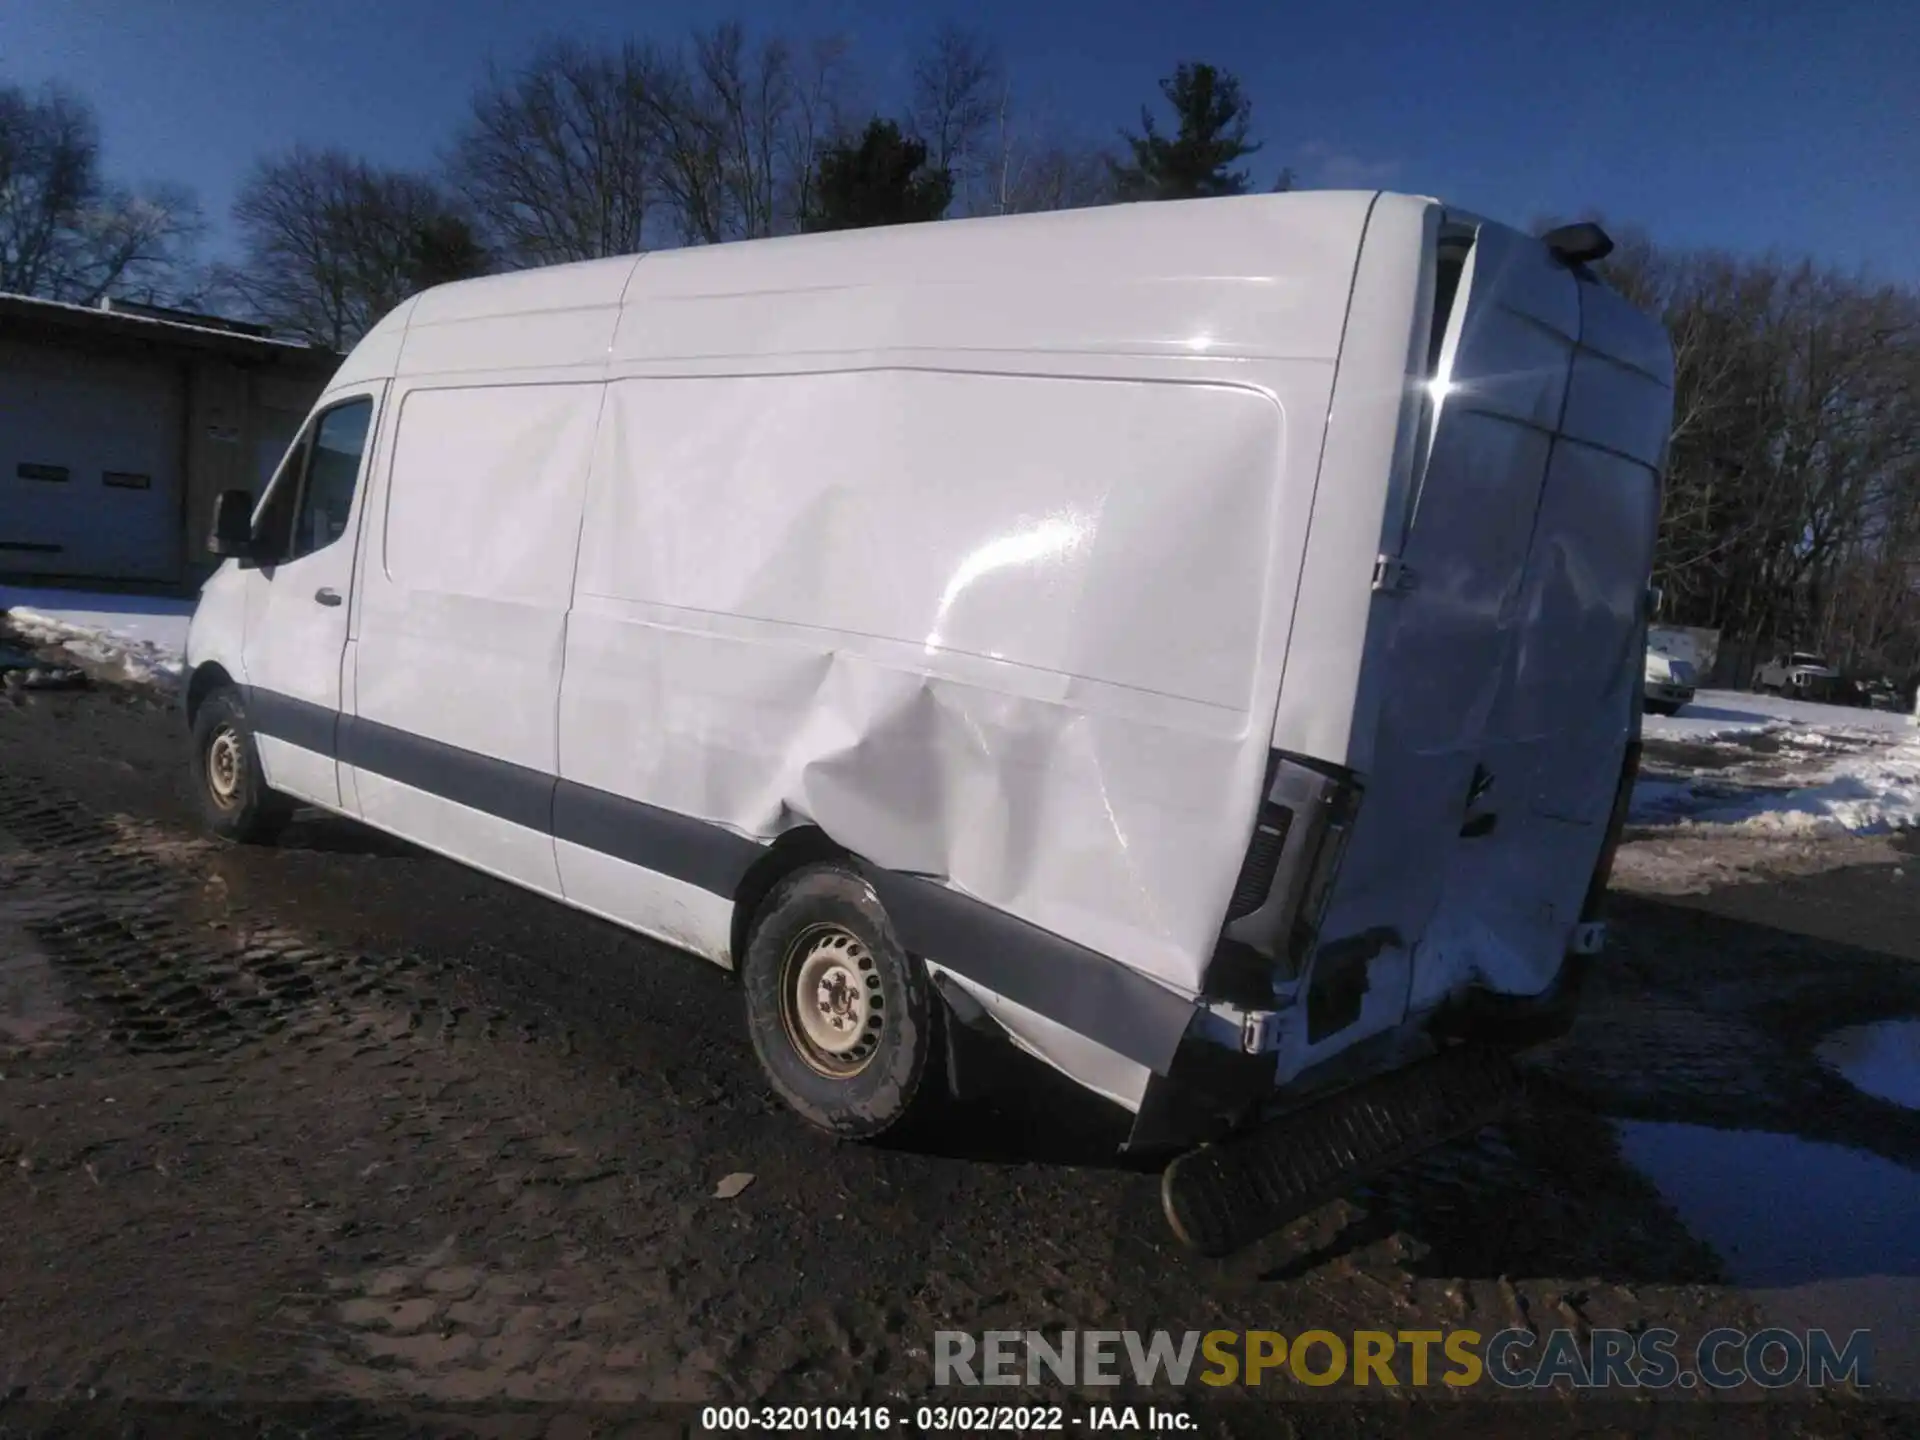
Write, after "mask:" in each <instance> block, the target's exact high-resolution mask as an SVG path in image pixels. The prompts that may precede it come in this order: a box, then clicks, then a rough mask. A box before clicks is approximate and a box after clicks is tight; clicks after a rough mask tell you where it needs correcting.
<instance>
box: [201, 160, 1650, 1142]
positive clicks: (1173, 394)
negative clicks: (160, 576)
mask: <svg viewBox="0 0 1920 1440" xmlns="http://www.w3.org/2000/svg"><path fill="white" fill-rule="evenodd" d="M1607 246H1608V242H1607V241H1606V240H1605V237H1604V235H1602V234H1600V232H1599V231H1598V230H1597V228H1596V227H1593V226H1590V225H1589V226H1572V227H1567V228H1565V229H1563V230H1562V231H1558V232H1555V233H1554V234H1553V235H1549V236H1547V237H1545V238H1544V239H1542V238H1535V237H1532V236H1529V235H1526V234H1523V233H1520V232H1518V231H1515V230H1512V229H1508V228H1506V227H1504V226H1501V225H1499V224H1495V223H1493V222H1490V221H1488V220H1485V219H1482V218H1479V217H1476V216H1472V215H1467V214H1463V213H1460V212H1458V211H1456V210H1453V209H1450V208H1448V207H1447V206H1445V205H1443V204H1441V203H1439V202H1436V201H1434V200H1430V199H1423V198H1418V197H1413V196H1406V195H1395V194H1385V193H1371V192H1369V193H1339V192H1320V193H1302V194H1285V195H1263V196H1256V197H1245V198H1234V199H1219V200H1203V201H1193V202H1179V203H1161V204H1144V205H1128V206H1117V207H1111V208H1104V209H1095V210H1086V211H1079V212H1071V213H1062V214H1051V215H1041V216H1024V217H1014V218H997V219H983V220H967V221H956V222H946V223H939V224H926V225H916V226H904V227H898V228H893V229H876V230H863V231H854V232H846V233H839V234H830V235H809V236H799V237H793V238H782V239H773V240H764V241H753V242H748V243H739V244H731V245H721V246H713V247H708V248H695V249H685V250H678V251H672V252H666V253H651V254H646V255H642V256H638V257H626V258H620V259H609V260H601V261H593V262H588V263H584V264H575V265H563V266H557V267H554V268H550V269H542V270H532V271H522V272H518V273H513V274H506V275H499V276H494V277H491V278H487V279H480V280H473V281H466V282H462V283H459V284H454V285H448V286H444V287H441V288H437V289H433V290H429V291H427V292H425V293H423V294H421V295H419V296H416V297H415V298H413V299H411V300H408V301H407V302H406V303H404V304H403V305H401V306H400V307H399V308H398V309H396V310H395V311H394V312H393V313H391V314H390V315H388V316H387V317H386V318H385V319H384V320H382V321H381V322H380V323H379V324H378V325H377V326H376V327H375V328H374V329H373V330H372V331H371V332H370V333H369V334H368V335H367V336H366V337H365V338H364V339H363V340H362V341H361V342H360V343H359V344H358V345H357V346H356V347H355V348H354V350H353V352H352V354H351V355H350V356H348V357H347V359H346V361H345V363H344V364H343V365H342V367H341V368H340V370H339V372H338V374H337V375H336V376H335V377H334V379H333V381H332V382H331V384H330V386H329V388H328V390H327V392H326V394H325V395H324V396H323V397H322V398H321V399H320V401H319V402H318V404H317V406H316V407H315V409H314V411H313V413H312V415H311V417H310V418H309V419H308V421H307V423H306V426H305V428H304V430H303V431H302V432H301V433H300V435H299V437H298V439H297V440H296V441H295V443H294V444H293V446H292V448H291V450H290V451H289V452H288V454H287V456H286V459H285V460H284V462H283V463H282V464H281V465H280V467H279V469H278V471H277V473H276V474H275V475H274V477H273V479H272V481H271V482H270V483H269V484H268V486H267V488H266V490H265V492H264V494H262V495H261V496H259V497H258V499H257V502H256V501H255V499H254V497H252V496H249V495H247V494H246V493H244V492H238V491H235V492H228V493H226V494H224V495H222V496H221V497H220V499H219V503H218V505H217V506H216V510H215V516H214V530H213V536H212V540H211V542H210V543H211V545H212V546H213V547H214V549H215V550H216V553H219V554H222V555H224V556H226V557H227V559H226V562H225V563H224V564H223V565H222V567H221V568H220V570H218V571H217V572H216V573H215V574H214V576H213V577H212V578H211V579H210V580H209V581H208V582H207V584H206V586H205V588H204V590H203V592H202V594H201V598H200V603H199V608H198V610H197V612H196V614H195V616H194V619H193V624H192V629H191V635H190V639H189V645H188V671H189V677H190V679H189V684H188V686H187V690H186V703H187V711H188V720H189V723H190V726H191V729H192V735H193V751H192V754H193V766H194V773H195V776H196V779H197V784H198V788H199V793H200V795H201V798H202V801H203V804H204V807H205V811H206V814H207V818H208V820H209V822H210V824H211V825H212V827H213V829H214V830H216V831H217V832H219V833H220V834H222V835H226V836H229V837H233V838H240V839H255V838H262V837H266V836H268V835H270V834H271V833H272V832H273V830H274V829H275V828H276V827H277V825H278V824H279V823H280V822H281V821H283V820H284V819H285V817H286V816H287V814H288V812H289V810H290V809H291V807H292V806H294V805H295V804H296V803H298V804H310V805H315V806H320V807H323V808H324V809H326V810H330V811H337V812H339V813H341V814H344V815H348V816H352V817H355V818H357V819H359V820H361V821H364V822H365V823H366V824H368V825H370V826H374V827H376V828H378V829H380V830H383V831H388V832H391V833H392V834H394V835H397V836H401V837H404V838H405V839H407V840H409V841H412V842H413V843H415V844H417V845H420V846H423V847H425V848H427V849H429V850H433V851H437V852H439V853H441V854H443V855H446V856H450V857H452V858H454V859H456V860H459V861H462V862H464V863H466V864H468V865H471V866H474V867H476V868H478V869H480V870H483V871H485V872H487V873H488V874H491V875H495V876H498V877H500V878H502V879H505V880H509V881H512V882H513V883H515V884H518V885H521V886H524V887H526V888H527V889H529V890H533V891H536V892H538V893H539V894H542V895H545V896H548V897H551V898H552V899H555V900H558V901H561V902H564V903H566V904H568V905H572V906H577V907H579V908H580V909H582V910H586V911H589V912H591V913H593V914H595V915H599V916H603V917H605V918H607V919H609V920H612V921H614V922H617V923H619V924H621V925H624V926H628V927H631V928H632V929H634V930H637V931H640V932H642V933H644V934H646V935H649V936H652V937H655V938H656V939H658V940H661V941H664V942H666V943H667V944H669V945H671V946H675V947H678V948H680V949H682V950H685V951H689V952H692V954H694V955H696V956H701V957H704V958H706V959H708V960H710V961H713V962H715V963H716V964H719V965H722V966H726V967H729V968H730V969H732V970H734V971H735V972H737V974H738V977H739V980H740V982H741V985H742V987H743V989H744V993H745V998H746V1007H747V1013H748V1017H749V1020H750V1023H751V1028H752V1039H753V1043H754V1046H755V1048H756V1051H757V1053H758V1055H759V1057H760V1059H761V1061H762V1062H763V1064H764V1066H765V1069H766V1073H767V1077H768V1079H769V1080H770V1081H771V1083H772V1085H773V1086H774V1088H775V1089H776V1090H777V1091H778V1092H779V1093H780V1095H781V1096H782V1097H783V1098H784V1099H785V1100H786V1101H787V1102H788V1103H789V1104H790V1105H791V1106H792V1108H793V1109H794V1110H796V1111H798V1112H799V1114H800V1115H802V1116H804V1117H805V1118H806V1119H807V1120H809V1121H811V1122H813V1123H814V1124H816V1125H818V1126H821V1127H823V1128H825V1129H827V1130H829V1131H831V1132H832V1133H834V1134H837V1135H841V1136H847V1137H869V1136H874V1135H877V1134H879V1133H880V1132H882V1131H884V1130H887V1129H889V1128H890V1127H892V1126H895V1125H896V1124H898V1123H899V1122H900V1121H901V1120H902V1119H903V1118H904V1117H906V1116H907V1115H908V1114H909V1113H910V1112H915V1111H917V1110H918V1109H919V1107H920V1105H921V1104H922V1103H923V1102H925V1101H927V1100H928V1099H929V1097H930V1096H932V1095H934V1094H935V1093H936V1092H938V1091H939V1090H941V1089H943V1088H944V1087H945V1082H946V1078H947V1075H948V1073H949V1068H950V1067H948V1065H947V1063H946V1060H945V1059H944V1058H943V1057H946V1056H949V1055H950V1054H951V1053H952V1052H953V1047H954V1046H955V1044H956V1043H957V1042H959V1041H960V1040H961V1039H962V1037H966V1036H972V1035H975V1034H979V1033H991V1034H994V1035H997V1036H1002V1037H1005V1038H1008V1039H1010V1040H1011V1041H1012V1042H1013V1043H1014V1044H1016V1045H1017V1046H1019V1047H1021V1048H1023V1049H1025V1050H1027V1051H1030V1052H1031V1053H1032V1054H1034V1055H1037V1056H1038V1057H1040V1058H1041V1059H1042V1060H1044V1061H1045V1062H1046V1063H1048V1064H1049V1065H1052V1066H1054V1067H1056V1068H1057V1069H1059V1070H1060V1071H1063V1072H1064V1073H1065V1074H1067V1075H1068V1076H1070V1077H1072V1078H1073V1079H1074V1080H1075V1081H1077V1082H1079V1083H1080V1084H1081V1085H1082V1086H1085V1087H1087V1088H1088V1089H1090V1090H1092V1091H1095V1092H1097V1093H1098V1094H1100V1095H1102V1096H1105V1097H1107V1098H1108V1099H1109V1100H1111V1101H1112V1102H1114V1103H1115V1104H1117V1105H1119V1106H1121V1107H1124V1109H1125V1110H1126V1111H1128V1112H1131V1114H1132V1116H1133V1117H1134V1118H1133V1122H1132V1124H1133V1129H1132V1138H1131V1141H1130V1143H1131V1144H1133V1145H1136V1146H1138V1147H1140V1148H1142V1149H1161V1148H1164V1149H1166V1150H1168V1151H1170V1152H1176V1153H1177V1152H1179V1151H1180V1150H1182V1149H1183V1148H1185V1147H1191V1146H1194V1145H1197V1144H1199V1143H1201V1142H1226V1141H1228V1140H1229V1139H1230V1137H1232V1136H1234V1135H1235V1134H1238V1133H1240V1132H1243V1131H1246V1130H1247V1129H1248V1128H1249V1127H1252V1126H1255V1125H1256V1124H1257V1123H1258V1122H1261V1121H1262V1120H1263V1119H1268V1120H1269V1123H1270V1117H1271V1116H1272V1115H1273V1114H1274V1113H1275V1112H1276V1111H1279V1112H1286V1111H1289V1110H1292V1109H1297V1108H1298V1106H1299V1104H1300V1102H1301V1100H1302V1097H1312V1096H1325V1095H1334V1094H1339V1093H1344V1092H1345V1091H1347V1090H1349V1089H1351V1088H1352V1087H1354V1086H1356V1085H1360V1086H1364V1085H1365V1084H1367V1083H1370V1082H1373V1081H1375V1080H1377V1079H1378V1078H1379V1077H1382V1076H1386V1077H1392V1076H1393V1075H1396V1074H1401V1073H1403V1072H1405V1071H1406V1070H1407V1067H1409V1066H1410V1065H1414V1064H1416V1063H1424V1062H1425V1061H1426V1060H1429V1059H1431V1058H1432V1057H1433V1056H1435V1055H1439V1054H1443V1053H1448V1052H1450V1051H1452V1050H1454V1049H1457V1048H1459V1047H1460V1046H1462V1045H1469V1044H1470V1045H1473V1046H1478V1047H1483V1048H1484V1047H1486V1046H1489V1045H1490V1046H1493V1047H1496V1048H1500V1047H1511V1046H1513V1045H1517V1044H1520V1043H1522V1042H1523V1041H1525V1040H1530V1039H1535V1038H1537V1037H1538V1036H1539V1035H1541V1034H1544V1033H1550V1032H1551V1031H1552V1030H1553V1029H1554V1028H1556V1027H1560V1026H1564V1024H1565V1023H1566V1018H1567V1015H1568V1014H1569V1013H1570V1012H1569V1008H1568V1001H1569V999H1570V996H1571V994H1572V990H1573V983H1574V981H1575V980H1576V979H1577V977H1578V974H1579V972H1580V969H1581V966H1582V964H1583V963H1584V959H1583V957H1585V956H1588V955H1590V954H1591V953H1592V952H1594V951H1596V950H1597V949H1598V948H1599V945H1600V941H1601V935H1602V930H1601V925H1600V921H1599V913H1598V910H1597V908H1596V907H1597V903H1598V897H1599V895H1600V893H1601V891H1603V890H1604V888H1605V881H1606V870H1607V866H1608V865H1609V863H1610V857H1611V853H1612V847H1613V845H1614V843H1615V841H1616V839H1617V836H1618V831H1619V826H1620V822H1621V818H1622V815H1623V813H1624V812H1623V802H1624V799H1625V796H1626V793H1627V790H1628V788H1629V786H1630V784H1631V780H1632V774H1633V767H1634V764H1635V759H1636V755H1637V749H1638V727H1639V718H1638V717H1639V711H1640V699H1641V695H1640V691H1641V685H1642V669H1643V647H1644V643H1645V641H1644V635H1645V626H1646V622H1647V615H1646V609H1647V586H1648V577H1649V570H1650V566H1651V562H1652V555H1653V545H1654V534H1655V526H1656V521H1657V517H1658V513H1659V494H1660V473H1661V468H1662V465H1663V461H1664V450H1665V444H1666V437H1667V430H1668V426H1669V423H1670V418H1671V409H1672V355H1671V351H1670V348H1669V346H1668V342H1667V339H1666V336H1665V333H1664V331H1663V329H1662V327H1661V326H1660V325H1659V324H1658V323H1656V322H1655V321H1654V320H1652V319H1650V318H1648V317H1646V316H1644V315H1642V314H1640V313H1639V312H1637V311H1635V310H1634V309H1632V308H1631V307H1630V306H1629V305H1628V304H1627V303H1625V302H1624V301H1623V300H1622V299H1621V298H1620V297H1619V296H1618V295H1616V294H1615V293H1614V292H1612V291H1611V290H1609V289H1608V288H1607V287H1606V286H1605V285H1604V284H1603V283H1601V282H1600V281H1599V280H1598V279H1597V278H1596V276H1595V274H1594V273H1593V271H1592V269H1591V267H1590V262H1592V261H1593V260H1595V259H1596V258H1597V257H1599V256H1600V255H1601V254H1603V253H1604V251H1605V250H1606V248H1607ZM1423 1083H1424V1082H1423ZM1416 1088H1417V1087H1416ZM1434 1133H1435V1136H1436V1137H1437V1134H1438V1131H1437V1130H1436V1131H1435V1132H1434ZM1403 1139H1404V1137H1403ZM1416 1139H1417V1137H1416ZM1400 1148H1401V1149H1404V1148H1405V1146H1404V1144H1401V1145H1400Z"/></svg>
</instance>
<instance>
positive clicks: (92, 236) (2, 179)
mask: <svg viewBox="0 0 1920 1440" xmlns="http://www.w3.org/2000/svg"><path fill="white" fill-rule="evenodd" d="M200 232H201V225H200V214H199V210H198V208H197V207H196V206H195V205H194V203H193V201H192V199H191V198H190V197H188V196H187V195H186V194H185V193H184V192H183V191H179V190H176V189H149V190H147V191H145V192H141V193H136V192H133V191H130V190H127V189H124V188H122V187H119V186H116V185H113V184H110V183H109V182H108V181H107V180H106V179H105V178H103V176H102V174H101V171H100V136H99V127H98V125H97V124H96V123H95V120H94V116H93V111H92V109H91V107H89V106H88V105H87V104H86V102H85V101H83V100H81V99H79V98H78V97H76V96H74V95H71V94H69V93H67V92H66V91H63V90H60V89H57V88H49V89H47V90H44V91H42V92H41V93H40V94H39V95H38V96H32V95H29V94H27V92H26V91H24V90H21V89H19V88H18V87H16V86H0V290H7V291H12V292H14V293H17V294H24V295H38V296H41V297H43V298H46V299H50V300H69V301H74V302H77V303H79V304H83V305H91V304H93V303H94V302H96V301H97V300H99V299H100V298H101V297H102V296H105V295H108V294H111V293H116V292H117V293H121V294H137V295H141V296H143V297H144V298H147V299H172V298H177V297H176V288H177V285H178V283H179V281H180V280H181V277H182V275H183V274H184V271H185V268H186V260H187V257H188V254H189V252H190V251H191V249H192V247H193V245H194V243H195V242H196V241H197V240H198V239H199V236H200Z"/></svg>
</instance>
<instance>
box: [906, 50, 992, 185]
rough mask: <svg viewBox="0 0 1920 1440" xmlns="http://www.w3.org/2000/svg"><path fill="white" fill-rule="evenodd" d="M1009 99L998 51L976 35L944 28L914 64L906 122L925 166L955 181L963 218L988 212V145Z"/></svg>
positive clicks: (990, 166) (989, 169)
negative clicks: (923, 148) (985, 188)
mask: <svg viewBox="0 0 1920 1440" xmlns="http://www.w3.org/2000/svg"><path fill="white" fill-rule="evenodd" d="M1007 93H1008V85H1007V79H1006V67H1005V65H1004V64H1003V63H1002V61H1001V58H1000V48H999V46H997V45H996V44H994V43H993V41H992V40H990V39H988V38H987V36H986V35H985V34H984V33H983V32H981V31H979V30H976V29H972V28H969V27H967V26H964V25H959V24H955V23H953V22H948V23H947V24H945V25H942V26H941V27H940V29H939V30H937V31H936V32H935V33H934V37H933V40H932V42H931V44H930V45H929V46H928V48H927V50H926V53H924V54H923V55H921V56H920V58H919V59H918V60H917V61H916V62H915V63H914V67H913V91H912V102H911V106H910V109H909V116H910V119H911V121H912V128H913V132H914V135H915V137H916V138H917V139H918V140H919V141H920V142H921V143H922V144H924V145H925V146H926V147H927V159H928V161H929V162H930V163H931V164H932V165H933V166H934V167H935V168H936V169H939V170H945V171H946V172H947V173H948V174H950V175H952V176H953V178H954V192H955V196H956V198H957V199H958V200H959V201H960V209H961V211H962V212H963V213H966V214H973V213H977V211H978V210H980V209H982V208H987V209H991V208H993V207H992V205H991V200H990V197H987V196H982V195H981V194H980V193H979V192H980V190H981V189H982V182H983V181H984V180H987V179H988V178H989V176H990V172H991V168H992V157H991V155H990V154H989V153H988V144H989V141H990V139H991V137H992V135H993V133H994V130H995V124H996V121H997V120H999V119H1001V118H1002V111H1003V108H1004V105H1005V101H1006V97H1007Z"/></svg>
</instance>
